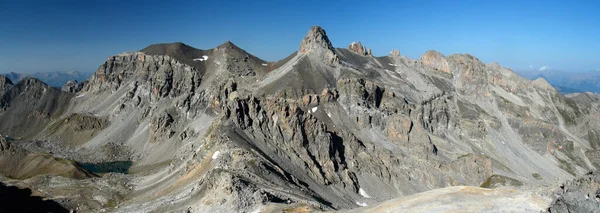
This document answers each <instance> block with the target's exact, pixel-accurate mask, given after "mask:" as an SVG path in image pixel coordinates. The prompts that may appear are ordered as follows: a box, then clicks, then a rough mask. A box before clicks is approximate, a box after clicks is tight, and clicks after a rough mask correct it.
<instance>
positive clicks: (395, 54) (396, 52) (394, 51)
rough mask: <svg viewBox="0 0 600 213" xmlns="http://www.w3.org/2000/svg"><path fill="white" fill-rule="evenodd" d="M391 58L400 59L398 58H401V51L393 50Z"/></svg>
mask: <svg viewBox="0 0 600 213" xmlns="http://www.w3.org/2000/svg"><path fill="white" fill-rule="evenodd" d="M390 56H393V57H398V56H400V50H397V49H393V50H392V51H391V52H390Z"/></svg>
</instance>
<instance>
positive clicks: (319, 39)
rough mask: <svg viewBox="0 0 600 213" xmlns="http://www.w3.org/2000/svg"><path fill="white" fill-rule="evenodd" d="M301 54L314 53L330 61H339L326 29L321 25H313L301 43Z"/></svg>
mask: <svg viewBox="0 0 600 213" xmlns="http://www.w3.org/2000/svg"><path fill="white" fill-rule="evenodd" d="M298 53H299V54H308V53H312V54H315V55H318V56H319V57H321V58H323V59H325V60H326V61H328V62H329V63H338V62H339V59H338V57H337V55H336V53H335V49H334V48H333V45H331V41H329V38H328V37H327V33H326V32H325V30H324V29H323V28H321V27H319V26H312V27H311V28H310V30H309V31H308V33H306V35H305V36H304V38H303V39H302V42H301V43H300V50H299V51H298Z"/></svg>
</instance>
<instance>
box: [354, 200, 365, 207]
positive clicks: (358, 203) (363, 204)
mask: <svg viewBox="0 0 600 213" xmlns="http://www.w3.org/2000/svg"><path fill="white" fill-rule="evenodd" d="M356 205H359V206H363V207H364V206H367V204H366V203H361V202H358V201H356Z"/></svg>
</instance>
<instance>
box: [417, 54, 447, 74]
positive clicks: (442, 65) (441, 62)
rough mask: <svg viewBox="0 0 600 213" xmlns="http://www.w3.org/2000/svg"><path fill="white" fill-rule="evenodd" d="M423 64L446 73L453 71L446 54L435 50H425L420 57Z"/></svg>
mask: <svg viewBox="0 0 600 213" xmlns="http://www.w3.org/2000/svg"><path fill="white" fill-rule="evenodd" d="M419 61H421V63H423V65H425V66H427V67H429V68H431V69H434V70H438V71H442V72H445V73H451V71H450V64H449V63H448V60H447V59H446V57H444V55H442V54H441V53H439V52H437V51H435V50H429V51H427V52H425V54H423V55H422V56H421V58H420V59H419Z"/></svg>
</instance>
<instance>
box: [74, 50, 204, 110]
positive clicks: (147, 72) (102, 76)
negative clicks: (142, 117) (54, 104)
mask: <svg viewBox="0 0 600 213" xmlns="http://www.w3.org/2000/svg"><path fill="white" fill-rule="evenodd" d="M128 79H139V80H141V81H145V82H148V83H149V84H143V85H142V86H144V90H145V91H147V92H146V93H145V94H144V95H145V96H147V97H149V98H150V99H151V100H158V99H159V98H163V97H175V96H178V95H181V94H184V93H186V92H191V91H194V90H195V88H196V87H198V86H199V85H200V81H201V79H202V75H201V73H200V72H199V71H198V70H197V69H196V68H194V67H192V66H189V65H186V64H183V63H181V62H179V61H177V60H174V59H172V58H171V57H169V56H157V55H146V54H144V53H141V52H136V53H125V54H120V55H116V56H111V57H110V58H109V59H108V60H107V61H106V63H104V64H103V65H101V66H100V68H98V71H96V73H94V75H93V76H92V77H91V78H90V80H89V83H88V84H87V85H86V86H85V88H84V90H85V91H92V92H95V93H98V92H101V91H106V90H108V91H116V90H117V89H119V88H120V87H121V86H123V84H124V83H126V82H127V80H128ZM136 89H137V88H136Z"/></svg>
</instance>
